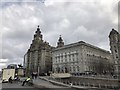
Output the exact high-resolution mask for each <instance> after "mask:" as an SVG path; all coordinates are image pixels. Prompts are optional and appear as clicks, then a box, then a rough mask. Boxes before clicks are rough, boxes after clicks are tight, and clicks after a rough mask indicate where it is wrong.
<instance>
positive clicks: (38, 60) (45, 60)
mask: <svg viewBox="0 0 120 90" xmlns="http://www.w3.org/2000/svg"><path fill="white" fill-rule="evenodd" d="M51 50H52V47H51V46H50V45H49V43H48V42H46V41H43V35H42V34H41V31H40V28H39V26H38V28H37V31H36V32H35V34H34V39H33V40H32V44H31V45H30V48H29V49H28V51H27V53H26V54H25V55H24V68H25V69H26V74H31V73H33V72H37V73H38V74H43V73H48V72H49V71H51V70H52V55H51Z"/></svg>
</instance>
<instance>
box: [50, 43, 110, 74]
mask: <svg viewBox="0 0 120 90" xmlns="http://www.w3.org/2000/svg"><path fill="white" fill-rule="evenodd" d="M52 58H53V71H54V72H58V67H59V69H60V70H59V73H60V72H61V73H62V72H65V67H67V70H68V72H69V73H80V72H84V71H94V69H95V68H96V67H95V66H94V64H96V63H99V61H100V60H101V61H102V60H103V61H105V60H106V62H107V63H105V64H106V65H107V64H109V61H110V58H111V57H110V53H109V52H107V51H104V50H102V49H99V48H95V47H91V46H89V45H86V44H85V45H81V44H80V45H77V46H76V45H75V46H74V45H73V46H72V47H63V48H61V49H60V48H59V49H56V50H54V51H53V55H52Z"/></svg>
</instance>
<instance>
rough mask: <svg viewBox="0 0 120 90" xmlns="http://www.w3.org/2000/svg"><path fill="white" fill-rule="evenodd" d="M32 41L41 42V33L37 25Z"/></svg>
mask: <svg viewBox="0 0 120 90" xmlns="http://www.w3.org/2000/svg"><path fill="white" fill-rule="evenodd" d="M34 39H35V40H42V34H41V31H40V27H39V25H38V27H37V31H36V32H35V35H34Z"/></svg>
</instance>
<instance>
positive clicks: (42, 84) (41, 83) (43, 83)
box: [33, 77, 68, 88]
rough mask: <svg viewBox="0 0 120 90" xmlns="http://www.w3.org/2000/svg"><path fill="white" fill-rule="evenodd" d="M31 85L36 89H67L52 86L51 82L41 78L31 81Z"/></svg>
mask: <svg viewBox="0 0 120 90" xmlns="http://www.w3.org/2000/svg"><path fill="white" fill-rule="evenodd" d="M33 84H34V85H33V86H34V87H37V88H68V87H66V86H60V85H55V84H52V83H51V82H49V81H47V80H45V79H43V78H42V77H40V78H38V79H33Z"/></svg>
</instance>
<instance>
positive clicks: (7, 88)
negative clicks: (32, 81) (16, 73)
mask: <svg viewBox="0 0 120 90" xmlns="http://www.w3.org/2000/svg"><path fill="white" fill-rule="evenodd" d="M21 84H22V83H21V82H16V83H15V82H14V83H12V84H11V83H0V86H1V87H2V90H17V89H18V90H21V89H22V90H24V89H25V90H26V89H30V90H39V89H38V88H34V87H32V86H27V85H25V86H21Z"/></svg>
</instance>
